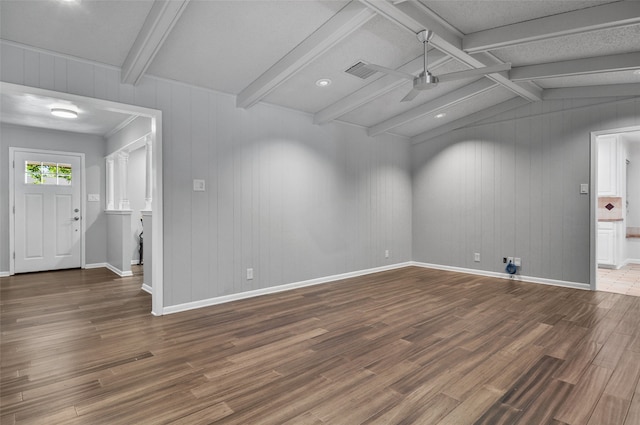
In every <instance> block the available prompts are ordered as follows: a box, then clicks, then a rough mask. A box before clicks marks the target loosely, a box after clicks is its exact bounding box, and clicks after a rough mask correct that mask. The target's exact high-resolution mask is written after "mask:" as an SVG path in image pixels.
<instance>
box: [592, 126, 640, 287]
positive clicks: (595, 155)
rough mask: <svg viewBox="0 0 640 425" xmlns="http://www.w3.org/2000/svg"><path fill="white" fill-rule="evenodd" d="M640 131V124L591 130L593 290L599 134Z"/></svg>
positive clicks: (596, 239)
mask: <svg viewBox="0 0 640 425" xmlns="http://www.w3.org/2000/svg"><path fill="white" fill-rule="evenodd" d="M635 131H640V126H639V125H634V126H631V127H620V128H611V129H608V130H597V131H592V132H591V145H590V149H591V151H590V152H591V155H590V156H591V173H590V179H589V180H590V181H589V187H590V188H591V190H590V194H589V241H590V242H589V287H590V289H591V290H592V291H595V290H597V289H598V288H597V286H598V282H597V279H598V258H597V252H598V251H597V249H598V247H597V241H598V140H597V139H598V136H604V135H607V134H620V133H630V132H635Z"/></svg>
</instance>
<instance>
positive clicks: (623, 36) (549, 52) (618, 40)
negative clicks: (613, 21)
mask: <svg viewBox="0 0 640 425" xmlns="http://www.w3.org/2000/svg"><path fill="white" fill-rule="evenodd" d="M639 46H640V25H632V26H627V27H622V28H614V29H605V30H600V31H594V32H590V33H587V34H578V35H570V36H567V37H562V38H558V39H554V40H544V41H537V42H533V43H527V44H524V45H521V46H517V47H510V48H505V49H497V50H494V51H493V53H494V54H495V55H496V56H497V57H498V58H500V59H501V60H503V61H505V62H511V63H513V64H517V65H518V66H523V65H532V64H536V63H547V62H557V61H565V60H571V59H579V58H590V57H594V56H606V55H613V54H618V53H629V52H637V51H638V49H640V47H639Z"/></svg>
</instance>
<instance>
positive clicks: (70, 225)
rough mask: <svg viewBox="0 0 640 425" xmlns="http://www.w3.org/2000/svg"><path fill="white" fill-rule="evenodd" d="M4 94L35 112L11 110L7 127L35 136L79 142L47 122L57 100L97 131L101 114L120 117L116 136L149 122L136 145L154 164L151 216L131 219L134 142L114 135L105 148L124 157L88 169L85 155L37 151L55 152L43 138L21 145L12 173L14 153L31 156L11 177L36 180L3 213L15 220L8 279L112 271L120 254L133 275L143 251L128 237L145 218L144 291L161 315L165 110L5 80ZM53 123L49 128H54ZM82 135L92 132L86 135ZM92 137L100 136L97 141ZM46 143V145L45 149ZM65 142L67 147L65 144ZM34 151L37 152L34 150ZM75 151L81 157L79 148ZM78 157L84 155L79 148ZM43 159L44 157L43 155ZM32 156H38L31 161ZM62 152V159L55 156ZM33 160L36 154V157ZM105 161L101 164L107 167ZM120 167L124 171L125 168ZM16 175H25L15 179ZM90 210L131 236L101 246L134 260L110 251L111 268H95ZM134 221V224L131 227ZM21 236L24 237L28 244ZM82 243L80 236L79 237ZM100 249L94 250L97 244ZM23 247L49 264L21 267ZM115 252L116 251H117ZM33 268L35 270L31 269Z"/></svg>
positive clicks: (147, 195)
mask: <svg viewBox="0 0 640 425" xmlns="http://www.w3.org/2000/svg"><path fill="white" fill-rule="evenodd" d="M0 93H2V96H3V105H5V104H6V105H11V103H12V102H14V103H16V104H20V102H21V101H22V102H23V103H24V102H26V103H27V104H28V105H29V107H30V108H26V109H25V108H22V109H20V108H14V109H15V110H16V111H17V110H20V111H22V112H21V113H15V114H12V113H11V108H10V107H7V108H3V123H5V121H6V123H7V124H9V125H12V126H18V127H13V128H25V129H27V130H28V129H30V128H34V129H36V130H28V131H38V132H52V131H53V132H58V134H59V135H60V134H62V135H65V134H67V135H69V136H73V135H74V134H76V133H75V132H74V130H73V129H71V127H69V126H67V127H65V126H64V125H63V126H62V127H60V128H56V127H55V126H51V125H52V124H50V123H51V118H50V117H48V114H47V113H46V112H49V109H50V108H49V106H50V105H49V103H51V102H54V103H56V104H64V105H74V106H76V107H77V108H78V109H77V110H76V115H79V114H80V113H82V112H84V113H85V115H86V116H87V117H93V118H94V121H93V122H91V123H90V126H95V125H97V122H98V121H99V119H96V116H100V117H104V118H100V119H104V120H106V121H109V117H110V118H114V116H116V117H115V118H114V119H116V120H119V121H118V123H119V124H118V125H115V127H114V125H113V124H110V127H111V128H113V131H110V132H109V133H110V134H115V133H123V131H121V130H122V129H123V128H124V127H125V124H127V125H128V124H130V123H131V122H132V121H144V122H145V123H147V124H148V125H147V127H145V128H146V129H147V130H146V132H145V134H144V135H143V136H142V137H139V138H138V139H137V140H134V142H136V143H137V145H141V146H142V147H146V150H145V152H144V154H143V156H144V157H145V158H146V159H147V164H148V165H147V166H146V167H145V169H146V177H145V182H144V184H145V185H146V187H145V190H143V193H144V200H143V204H144V205H143V207H142V208H144V211H138V212H137V214H136V217H135V218H134V217H133V216H132V215H133V211H132V210H131V208H130V204H129V200H128V196H127V193H126V190H127V189H126V186H124V183H123V182H124V181H126V176H127V169H126V166H127V160H126V159H127V155H128V153H129V152H130V151H131V150H132V149H133V148H135V147H137V148H138V149H139V148H140V147H141V146H137V145H133V144H131V143H128V142H127V143H123V144H121V145H118V143H117V142H118V141H113V142H112V140H111V139H110V138H109V137H107V136H103V138H104V141H105V143H107V142H108V143H107V145H106V146H107V147H106V148H105V152H106V153H107V154H110V153H115V154H117V156H115V155H112V156H111V157H109V156H107V157H103V156H102V155H104V154H100V153H99V152H94V153H93V154H92V155H93V156H94V157H96V158H99V160H96V161H97V162H95V161H94V164H92V165H91V166H89V165H88V164H85V163H84V161H83V159H82V155H81V154H80V155H79V156H78V159H75V158H74V157H73V155H74V154H73V153H71V152H70V150H69V149H64V151H65V152H49V153H46V152H39V151H37V149H38V148H39V149H40V150H43V149H50V148H49V147H48V145H47V144H46V143H45V142H46V140H44V139H42V140H40V139H38V138H34V144H35V146H27V145H24V146H23V145H21V144H20V143H18V146H19V148H16V149H15V150H12V152H11V154H10V156H11V158H9V160H10V161H11V164H9V160H6V163H5V164H7V165H9V168H10V169H12V171H13V167H12V165H13V164H12V163H13V161H14V153H15V154H16V155H18V151H21V152H22V151H24V152H25V153H24V155H27V156H25V157H24V158H23V156H24V155H23V154H22V153H20V154H19V155H22V156H19V157H16V158H17V161H16V171H15V172H12V173H11V177H12V180H13V179H16V180H20V181H22V180H24V181H28V182H30V184H23V185H20V190H14V189H15V188H14V185H13V182H12V183H11V184H10V185H9V186H10V191H11V194H10V196H9V198H10V202H8V205H6V207H3V209H5V208H6V209H5V211H3V212H2V214H3V215H4V214H8V217H9V219H8V222H9V223H8V224H9V243H8V248H9V253H10V255H9V273H8V274H9V275H13V274H15V273H21V272H25V271H38V270H52V269H56V268H75V267H81V268H91V267H98V266H100V267H106V266H107V265H113V264H117V262H116V261H117V254H120V256H119V258H120V259H121V264H123V265H125V266H126V267H124V266H123V267H119V268H120V269H121V270H130V268H131V265H132V264H131V263H132V262H133V260H132V258H131V253H132V251H133V250H136V251H137V246H134V247H133V249H131V243H132V241H131V240H130V239H131V238H129V236H128V235H131V231H133V230H135V229H134V228H133V227H134V226H133V225H132V222H134V220H135V222H134V223H135V224H136V226H137V225H138V222H139V221H140V219H141V218H142V217H143V216H144V218H145V231H144V237H145V239H144V242H145V243H144V251H145V261H144V263H145V264H144V274H145V277H144V284H145V285H144V287H143V288H142V289H144V290H145V291H147V292H150V293H151V297H152V303H151V304H152V308H151V313H152V314H154V315H162V314H163V297H162V295H163V264H162V257H163V233H162V229H163V226H162V113H161V111H159V110H155V109H150V108H145V107H139V106H135V105H128V104H123V103H119V102H112V101H107V100H102V99H95V98H89V97H84V96H78V95H73V94H68V93H63V92H56V91H52V90H45V89H39V88H35V87H29V86H22V85H17V84H10V83H4V82H0ZM40 106H42V107H43V108H44V110H46V112H42V113H41V114H40V115H39V116H38V114H39V113H40V112H38V111H35V110H33V109H34V108H35V109H37V108H38V107H40ZM122 116H126V117H130V119H126V120H125V121H122V118H118V117H122ZM19 117H22V118H20V119H26V121H22V122H19V121H17V122H12V121H11V119H12V118H15V120H18V119H19ZM25 117H26V118H25ZM5 118H7V120H5ZM15 120H14V121H15ZM47 125H49V126H48V127H47ZM25 126H26V127H25ZM91 128H93V127H91ZM14 131H15V130H14ZM21 131H23V130H21ZM77 132H78V133H89V132H87V131H85V132H83V131H77ZM93 134H97V133H93ZM93 137H94V138H95V137H98V136H93ZM58 138H64V137H58ZM36 139H38V140H36ZM17 140H18V139H17ZM100 140H103V139H100ZM43 143H44V146H42V144H43ZM60 143H66V142H64V141H63V142H60ZM30 148H31V149H30ZM30 150H31V151H33V152H30ZM143 150H144V149H143ZM14 151H15V152H14ZM73 151H74V152H76V150H75V149H74V150H73ZM79 151H82V150H81V149H80V150H79ZM36 153H37V154H38V155H36ZM68 153H70V154H71V155H70V157H65V158H61V157H60V155H62V156H64V155H65V154H68ZM29 154H32V155H31V156H29ZM56 154H57V155H58V156H55V157H52V156H51V155H56ZM34 155H36V156H37V157H36V156H34ZM42 155H44V156H42ZM47 155H49V156H47ZM40 156H42V157H40ZM67 156H69V155H67ZM110 160H111V161H110ZM74 161H77V162H74ZM110 162H111V165H113V167H111V168H110V165H109V164H110ZM100 163H101V164H102V165H100ZM114 164H115V165H114ZM119 166H120V167H121V168H118V167H119ZM118 172H121V173H123V174H124V179H121V180H120V181H118V180H115V182H116V183H117V184H118V185H119V186H118V188H116V187H115V185H114V180H113V179H114V178H115V177H116V173H118ZM18 174H19V175H18ZM17 175H18V177H16V176H17ZM76 177H82V179H77V180H76ZM89 177H91V179H92V180H91V179H89V180H91V181H92V182H94V187H91V188H86V189H87V190H86V191H85V187H84V184H86V183H87V179H88V178H89ZM25 179H26V180H25ZM29 179H30V180H29ZM37 179H39V181H38V182H37V183H38V184H36V182H35V180H37ZM54 181H55V182H56V184H55V185H54V184H53V182H54ZM74 183H78V184H74ZM105 186H106V187H105ZM15 187H18V186H15ZM22 189H24V190H22ZM76 189H79V191H78V193H75V192H74V190H76ZM89 189H90V190H89ZM14 192H16V193H14ZM67 192H69V193H67ZM100 193H102V194H103V195H100ZM18 198H19V200H20V205H17V203H16V200H18ZM38 202H40V203H38ZM47 202H48V203H49V204H51V205H49V207H50V208H47V209H46V211H50V212H51V211H53V213H47V214H44V215H43V214H40V216H38V214H37V212H38V211H42V208H40V209H39V207H38V205H40V204H42V205H44V203H47ZM114 202H115V203H114ZM47 205H48V204H47ZM14 207H17V208H16V209H17V210H18V211H16V214H14V210H13V209H14ZM23 207H29V208H28V210H25V211H23V210H22V209H24V208H23ZM88 207H90V208H88ZM21 208H22V209H21ZM88 209H90V210H92V211H93V212H94V214H101V215H103V217H105V218H104V220H105V221H106V223H107V228H108V227H109V225H110V224H113V225H114V226H119V228H121V229H123V230H126V229H127V224H128V226H129V227H128V233H127V234H124V233H123V232H120V233H121V235H122V237H121V241H116V242H115V244H114V243H113V241H112V240H111V239H113V237H114V236H117V232H107V237H106V238H105V237H102V239H106V240H104V241H102V240H101V241H100V243H104V244H106V245H107V247H108V248H107V249H111V247H113V246H116V247H117V246H118V244H119V245H120V246H123V247H126V246H128V247H130V248H129V251H128V252H129V254H128V255H129V258H126V254H125V255H123V254H122V253H120V252H117V253H116V254H113V253H112V252H109V255H107V256H106V258H105V260H106V262H104V263H96V262H92V261H91V260H89V261H87V259H86V258H85V255H84V252H85V250H89V251H87V253H88V252H92V250H93V249H95V247H92V246H91V245H92V244H91V243H89V241H88V239H87V241H84V240H83V239H82V237H83V234H84V233H85V230H86V232H87V235H88V234H89V233H88V232H89V227H88V226H87V227H86V229H85V223H84V216H83V214H86V213H87V210H88ZM57 210H60V211H62V210H65V211H66V210H70V211H71V215H70V216H69V217H66V216H65V217H62V216H61V215H60V214H55V212H56V211H57ZM18 212H19V213H20V215H19V217H18V216H17V213H18ZM58 216H60V217H58ZM127 216H128V219H129V221H128V222H127V221H126V218H127ZM56 217H58V218H60V220H59V221H60V222H59V223H58V222H57V221H56ZM76 217H77V219H76ZM38 218H40V220H38ZM29 220H31V221H33V223H40V224H41V225H42V227H43V228H42V231H36V230H38V227H37V226H36V227H31V224H30V222H29ZM46 220H48V221H46ZM52 220H53V221H52ZM46 223H49V224H46ZM147 223H148V224H147ZM45 224H46V226H45ZM56 226H57V230H58V231H57V232H54V233H53V234H52V235H49V236H50V237H47V238H44V236H45V230H47V229H45V227H46V228H49V227H52V228H53V230H55V229H56ZM18 231H20V232H22V234H21V235H19V236H20V238H21V239H20V241H18V239H17V238H16V232H18ZM140 231H141V230H140ZM138 233H139V232H138ZM22 236H24V238H23V237H22ZM76 237H78V238H77V239H76ZM87 238H88V237H87ZM43 240H44V242H43ZM92 240H93V241H94V242H95V240H96V238H93V239H92ZM39 241H40V242H42V243H40V244H38V243H37V242H39ZM23 242H24V243H28V248H29V249H25V247H24V246H23V245H24V244H23V245H18V244H20V243H23ZM93 245H95V243H94V244H93ZM52 246H53V247H54V248H56V247H57V248H59V249H58V251H60V252H57V251H56V250H55V249H54V250H53V251H51V247H52ZM16 248H19V250H20V251H21V252H27V253H29V254H34V255H26V256H25V260H30V259H31V258H26V257H33V258H34V259H35V258H36V257H43V258H42V261H45V262H46V261H49V260H50V261H49V263H46V264H44V263H43V264H40V265H36V264H35V263H34V262H26V263H25V261H21V260H22V259H16V258H14V257H13V252H16ZM57 248H56V249H57ZM76 248H79V251H76ZM34 250H35V251H34ZM38 250H40V251H42V252H43V253H44V252H45V251H46V252H53V254H51V255H49V256H48V257H47V256H41V255H39V254H40V251H38ZM36 251H38V252H36ZM63 251H64V252H63ZM114 251H117V249H116V250H114ZM77 252H79V253H80V254H79V255H80V257H79V258H80V259H79V261H78V256H77V255H76V254H77ZM36 254H38V255H36ZM112 254H113V255H112ZM16 257H17V255H16ZM45 257H46V258H45ZM49 257H50V258H49ZM101 257H102V255H101ZM47 258H48V259H47ZM114 258H116V260H114ZM63 259H64V261H67V262H68V264H67V263H64V264H62V263H60V262H61V261H62V260H63ZM105 260H98V261H105ZM147 260H148V261H147ZM138 261H139V259H138ZM138 261H136V264H137V263H138ZM89 263H92V264H89ZM25 264H29V266H25ZM31 265H33V266H31ZM58 266H59V267H58ZM25 267H26V268H25ZM29 267H32V268H31V269H30V268H29ZM117 268H118V267H117Z"/></svg>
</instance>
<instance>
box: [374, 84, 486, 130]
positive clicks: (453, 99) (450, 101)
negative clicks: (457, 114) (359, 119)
mask: <svg viewBox="0 0 640 425" xmlns="http://www.w3.org/2000/svg"><path fill="white" fill-rule="evenodd" d="M496 85H497V84H496V83H495V82H494V81H491V80H489V79H487V78H481V79H479V80H477V81H474V82H473V83H471V84H468V85H466V86H464V87H461V88H459V89H457V90H454V91H452V92H449V93H447V94H445V95H443V96H440V97H439V98H437V99H434V100H432V101H430V102H427V103H424V104H422V105H420V106H418V107H416V108H413V109H410V110H408V111H406V112H403V113H401V114H398V115H396V116H395V117H391V118H389V119H388V120H385V121H383V122H381V123H379V124H376V125H373V126H371V127H369V128H368V129H367V134H368V135H369V136H377V135H379V134H382V133H384V132H385V131H389V130H391V129H393V128H396V127H399V126H401V125H402V124H406V123H408V122H410V121H413V120H415V119H418V118H420V117H423V116H425V115H430V114H433V113H435V112H437V111H439V110H441V109H445V108H448V107H450V106H453V105H456V104H458V103H460V102H463V101H465V100H467V99H469V98H470V97H473V96H476V95H478V94H480V93H484V92H485V91H487V90H491V89H492V88H494V87H496Z"/></svg>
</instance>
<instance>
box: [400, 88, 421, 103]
mask: <svg viewBox="0 0 640 425" xmlns="http://www.w3.org/2000/svg"><path fill="white" fill-rule="evenodd" d="M419 94H420V90H416V89H411V91H410V92H409V93H407V95H406V96H405V97H403V98H402V100H401V101H400V102H409V101H410V100H413V99H415V98H416V96H417V95H419Z"/></svg>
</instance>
